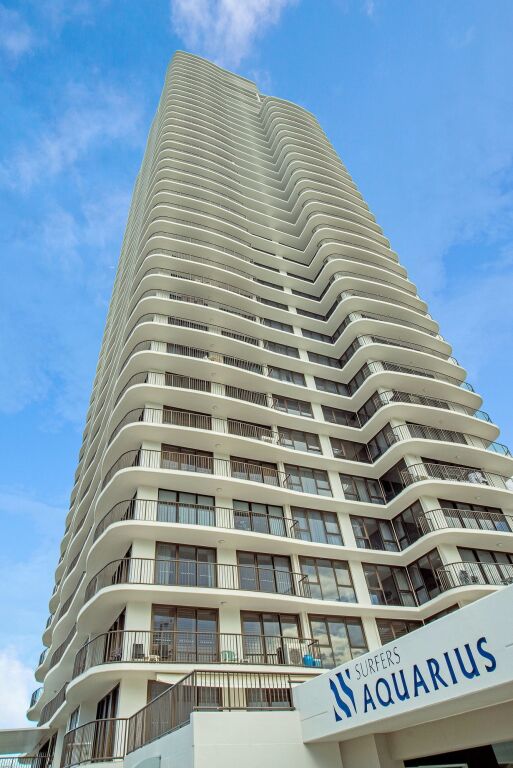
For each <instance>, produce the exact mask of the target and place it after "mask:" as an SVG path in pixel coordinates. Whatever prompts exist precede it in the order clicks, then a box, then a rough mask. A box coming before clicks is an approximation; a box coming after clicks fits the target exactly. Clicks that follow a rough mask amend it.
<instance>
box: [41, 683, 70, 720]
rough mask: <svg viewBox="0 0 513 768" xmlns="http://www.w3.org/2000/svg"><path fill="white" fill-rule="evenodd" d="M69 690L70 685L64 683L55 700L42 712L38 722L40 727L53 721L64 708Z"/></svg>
mask: <svg viewBox="0 0 513 768" xmlns="http://www.w3.org/2000/svg"><path fill="white" fill-rule="evenodd" d="M67 688H68V683H64V685H63V686H62V688H61V689H60V691H59V692H58V693H57V694H56V695H55V696H54V697H53V699H50V701H49V702H48V703H47V704H45V705H44V707H43V709H42V710H41V715H40V717H39V720H38V723H37V724H38V725H44V723H47V722H48V721H49V720H51V719H52V717H53V716H54V715H55V713H56V712H57V710H58V709H60V707H62V705H63V704H64V702H65V701H66V690H67Z"/></svg>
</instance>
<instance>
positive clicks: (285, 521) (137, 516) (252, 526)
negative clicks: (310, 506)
mask: <svg viewBox="0 0 513 768" xmlns="http://www.w3.org/2000/svg"><path fill="white" fill-rule="evenodd" d="M130 520H135V521H141V522H152V523H154V522H158V523H179V524H182V525H206V526H209V527H216V528H225V529H236V530H240V531H250V532H254V533H267V534H270V535H271V536H290V537H294V535H295V534H294V532H295V522H294V521H293V520H290V519H289V518H285V517H278V516H274V515H266V514H265V513H263V512H253V511H251V510H244V509H230V508H228V507H216V506H208V505H205V504H192V503H188V502H180V501H160V500H156V499H129V500H125V501H120V502H119V503H118V504H116V505H115V506H114V507H112V509H110V510H109V512H107V514H106V515H105V516H104V517H103V518H102V519H101V520H100V522H99V523H98V525H97V526H96V529H95V532H94V537H93V540H94V541H96V539H97V538H99V536H101V535H102V533H104V531H105V530H106V529H107V528H108V527H109V526H110V525H113V524H114V523H118V522H121V521H130Z"/></svg>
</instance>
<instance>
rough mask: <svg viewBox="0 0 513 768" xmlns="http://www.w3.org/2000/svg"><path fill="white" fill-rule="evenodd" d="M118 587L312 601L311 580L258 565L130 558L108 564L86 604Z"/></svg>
mask: <svg viewBox="0 0 513 768" xmlns="http://www.w3.org/2000/svg"><path fill="white" fill-rule="evenodd" d="M119 584H146V585H156V586H167V587H180V588H182V589H183V588H189V587H195V588H198V589H227V590H248V591H251V592H267V593H273V594H279V595H286V596H292V597H304V598H309V597H310V583H309V581H308V577H307V576H304V575H303V574H302V573H294V572H293V571H286V570H279V569H276V568H264V567H260V566H255V565H226V564H224V563H213V562H206V561H198V560H167V559H150V558H142V557H132V558H130V557H127V558H123V559H120V560H114V561H112V562H111V563H108V564H107V565H106V566H105V567H104V568H102V570H101V571H99V572H98V573H97V574H96V575H95V576H93V578H92V579H91V581H90V582H89V584H88V585H87V588H86V592H85V601H86V602H87V601H88V600H90V599H91V598H92V597H93V596H94V595H96V594H97V593H98V592H99V591H100V590H101V589H104V588H105V587H111V586H113V585H119Z"/></svg>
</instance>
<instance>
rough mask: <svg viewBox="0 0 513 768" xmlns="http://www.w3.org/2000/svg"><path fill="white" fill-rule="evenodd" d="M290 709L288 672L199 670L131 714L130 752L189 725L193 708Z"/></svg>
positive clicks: (129, 728) (218, 710)
mask: <svg viewBox="0 0 513 768" xmlns="http://www.w3.org/2000/svg"><path fill="white" fill-rule="evenodd" d="M291 709H294V706H293V703H292V684H291V680H290V677H289V676H288V675H284V674H279V673H267V672H265V673H263V672H262V673H257V672H253V673H251V672H210V671H203V670H201V671H200V670H198V671H195V672H192V673H191V674H190V675H187V677H184V678H183V679H182V680H180V681H179V682H178V683H177V684H176V685H173V686H172V687H171V688H169V689H168V690H167V691H164V693H162V694H161V695H160V696H158V697H157V698H156V699H154V700H153V701H151V702H150V703H149V704H147V705H146V707H144V708H143V709H141V710H139V712H136V713H135V715H132V717H131V718H130V720H129V725H128V739H127V752H133V751H134V750H136V749H139V748H140V747H143V746H144V745H145V744H149V743H150V742H151V741H155V739H159V738H160V737H161V736H164V735H165V734H167V733H171V732H172V731H174V730H176V729H178V728H181V727H183V726H184V725H187V723H189V722H190V719H191V714H192V712H196V711H215V712H220V711H223V710H229V711H234V710H264V711H265V710H272V711H277V710H278V711H279V710H291Z"/></svg>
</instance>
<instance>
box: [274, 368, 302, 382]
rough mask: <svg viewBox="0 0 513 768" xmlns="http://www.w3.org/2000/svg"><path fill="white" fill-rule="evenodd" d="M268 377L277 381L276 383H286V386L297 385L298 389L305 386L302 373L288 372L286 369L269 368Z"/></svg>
mask: <svg viewBox="0 0 513 768" xmlns="http://www.w3.org/2000/svg"><path fill="white" fill-rule="evenodd" d="M269 377H270V378H271V379H277V380H278V381H286V382H287V383H288V384H297V385H298V386H300V387H305V386H306V382H305V377H304V376H303V374H302V373H297V371H288V370H287V369H286V368H276V367H275V366H269Z"/></svg>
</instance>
